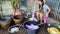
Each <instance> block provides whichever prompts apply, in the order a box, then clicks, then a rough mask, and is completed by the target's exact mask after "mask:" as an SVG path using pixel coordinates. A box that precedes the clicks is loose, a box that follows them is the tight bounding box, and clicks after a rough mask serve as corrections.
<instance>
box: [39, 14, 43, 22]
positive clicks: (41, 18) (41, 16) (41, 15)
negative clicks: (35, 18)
mask: <svg viewBox="0 0 60 34" xmlns="http://www.w3.org/2000/svg"><path fill="white" fill-rule="evenodd" d="M42 20H43V13H40V22H42Z"/></svg>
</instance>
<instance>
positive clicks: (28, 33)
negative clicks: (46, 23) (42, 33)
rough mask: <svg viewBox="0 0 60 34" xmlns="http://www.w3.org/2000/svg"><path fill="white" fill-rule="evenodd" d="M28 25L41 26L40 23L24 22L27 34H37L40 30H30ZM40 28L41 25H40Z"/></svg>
mask: <svg viewBox="0 0 60 34" xmlns="http://www.w3.org/2000/svg"><path fill="white" fill-rule="evenodd" d="M26 24H28V25H30V24H34V25H38V24H40V23H38V22H36V21H25V22H24V24H23V27H24V29H25V30H26V32H27V34H37V30H38V29H39V28H38V29H36V30H30V29H28V28H27V27H26V26H25V25H26ZM38 26H39V25H38Z"/></svg>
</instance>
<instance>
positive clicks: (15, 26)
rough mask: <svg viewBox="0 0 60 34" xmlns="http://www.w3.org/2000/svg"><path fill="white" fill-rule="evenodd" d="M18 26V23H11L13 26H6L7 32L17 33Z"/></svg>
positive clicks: (10, 33)
mask: <svg viewBox="0 0 60 34" xmlns="http://www.w3.org/2000/svg"><path fill="white" fill-rule="evenodd" d="M13 28H14V29H13ZM19 28H20V26H19V25H13V26H11V27H9V28H8V32H9V34H18V32H19V30H20V29H19ZM12 29H13V30H12ZM14 30H17V31H14Z"/></svg>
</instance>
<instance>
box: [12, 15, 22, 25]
mask: <svg viewBox="0 0 60 34" xmlns="http://www.w3.org/2000/svg"><path fill="white" fill-rule="evenodd" d="M13 21H14V23H15V24H21V23H22V21H23V16H20V15H16V16H14V17H13Z"/></svg>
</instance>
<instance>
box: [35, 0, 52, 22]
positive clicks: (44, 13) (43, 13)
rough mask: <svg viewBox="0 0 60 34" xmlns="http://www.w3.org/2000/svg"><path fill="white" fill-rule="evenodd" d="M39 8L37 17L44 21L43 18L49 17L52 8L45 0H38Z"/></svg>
mask: <svg viewBox="0 0 60 34" xmlns="http://www.w3.org/2000/svg"><path fill="white" fill-rule="evenodd" d="M38 3H39V9H37V10H36V16H37V19H38V20H39V21H40V22H42V20H43V19H45V18H47V17H48V15H49V13H50V11H51V9H50V8H49V7H48V5H46V4H45V0H44V1H43V0H38Z"/></svg>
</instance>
